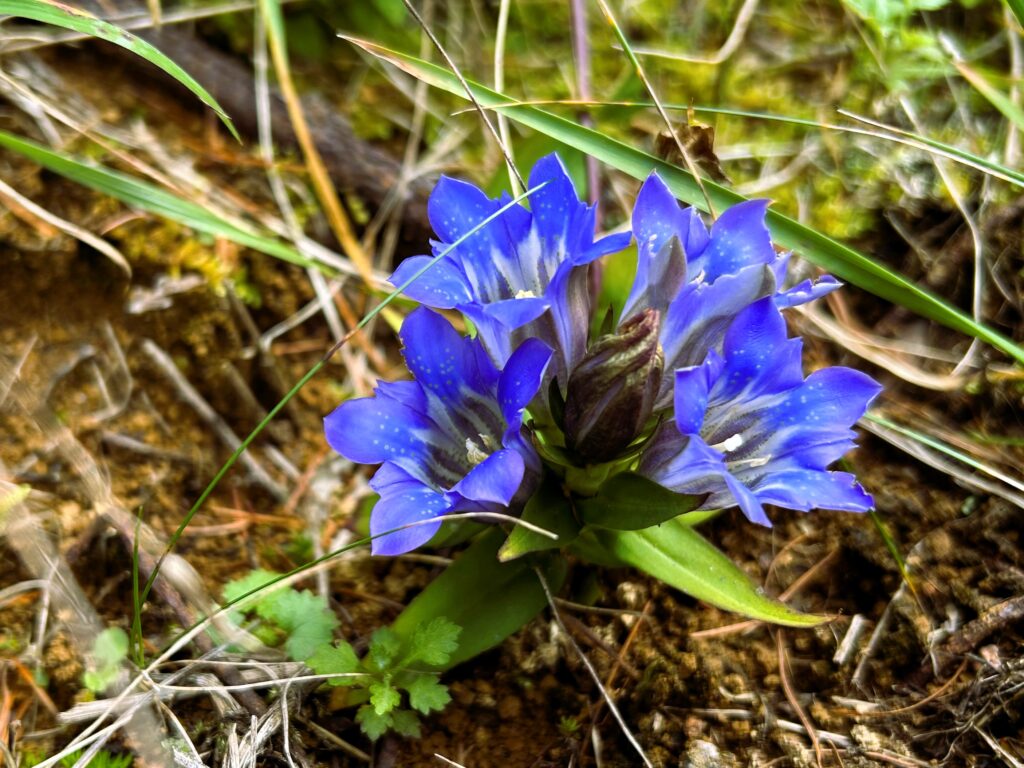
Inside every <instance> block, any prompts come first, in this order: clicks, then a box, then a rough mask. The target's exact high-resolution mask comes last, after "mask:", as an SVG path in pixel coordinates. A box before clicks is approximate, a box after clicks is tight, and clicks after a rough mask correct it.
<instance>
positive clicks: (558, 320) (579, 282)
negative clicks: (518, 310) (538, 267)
mask: <svg viewBox="0 0 1024 768" xmlns="http://www.w3.org/2000/svg"><path fill="white" fill-rule="evenodd" d="M547 295H548V298H550V299H551V319H552V320H553V322H554V326H555V338H554V339H551V341H552V342H554V343H555V349H557V350H558V351H560V352H561V353H562V354H561V356H560V358H559V359H557V360H556V375H557V376H558V377H559V381H563V382H564V381H565V379H567V378H568V375H569V373H570V372H571V371H572V369H573V368H574V367H575V366H576V364H577V363H578V362H579V361H580V360H581V359H582V358H583V355H584V354H585V353H586V351H587V334H588V331H589V328H590V308H591V301H592V296H591V291H590V279H589V277H588V275H587V269H586V267H576V266H573V265H572V264H571V263H569V262H564V263H562V264H561V265H560V266H559V268H558V271H557V272H555V275H554V277H553V278H552V279H551V285H550V286H549V288H548V293H547Z"/></svg>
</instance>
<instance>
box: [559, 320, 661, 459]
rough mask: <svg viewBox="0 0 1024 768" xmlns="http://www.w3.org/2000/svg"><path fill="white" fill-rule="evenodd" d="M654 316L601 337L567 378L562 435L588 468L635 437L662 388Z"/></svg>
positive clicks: (620, 448)
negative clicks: (563, 431)
mask: <svg viewBox="0 0 1024 768" xmlns="http://www.w3.org/2000/svg"><path fill="white" fill-rule="evenodd" d="M659 324H660V323H659V317H658V313H657V312H655V311H654V310H652V309H648V310H646V311H645V312H643V313H641V314H638V315H636V316H635V317H632V318H630V319H629V320H628V321H627V322H626V323H625V324H624V325H623V326H622V327H621V328H620V329H619V330H618V332H616V333H610V334H607V335H605V336H601V337H600V338H599V339H597V341H595V342H594V343H593V344H591V345H590V349H589V350H587V354H586V355H585V356H584V358H583V360H582V361H580V364H579V365H577V366H576V368H575V369H574V370H573V372H572V374H571V375H570V376H569V384H568V387H567V394H566V398H565V435H566V440H567V442H568V445H569V447H570V448H573V449H574V450H576V452H577V453H579V454H580V456H581V457H582V458H583V460H584V461H586V462H587V463H588V464H598V463H601V462H605V461H610V460H611V459H614V458H615V457H616V456H618V455H619V454H620V453H622V451H623V450H624V449H625V448H626V446H628V445H629V444H630V443H631V442H633V440H634V439H635V438H636V437H637V436H638V435H639V434H640V432H641V430H642V429H643V427H644V424H645V423H646V422H647V419H648V418H649V417H650V415H651V411H652V409H653V408H654V398H655V396H656V395H657V394H658V388H659V387H660V385H661V372H662V366H663V364H664V355H663V354H662V351H661V347H660V346H659V344H658V327H659Z"/></svg>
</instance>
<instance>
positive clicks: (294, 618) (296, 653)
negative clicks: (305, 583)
mask: <svg viewBox="0 0 1024 768" xmlns="http://www.w3.org/2000/svg"><path fill="white" fill-rule="evenodd" d="M260 608H261V609H262V611H261V615H262V616H264V618H266V619H267V620H269V621H272V622H273V623H274V624H276V625H277V626H279V627H280V628H281V629H283V630H284V631H285V632H286V633H288V639H287V640H285V643H284V648H285V651H287V652H288V655H289V656H290V657H291V658H293V659H295V660H296V661H303V660H305V659H307V658H309V657H310V656H311V655H312V654H313V653H314V652H315V651H316V649H317V648H319V647H321V646H325V645H330V643H331V639H332V638H333V636H334V630H335V629H337V627H338V617H337V616H335V615H334V614H333V613H331V611H330V610H328V608H327V604H326V603H325V602H324V601H323V599H322V598H320V597H319V596H318V595H314V594H313V593H312V592H309V591H308V590H303V591H302V592H296V591H295V590H293V589H286V590H282V591H281V592H277V593H275V594H273V595H271V596H270V597H269V598H268V599H267V600H266V601H263V602H261V604H260Z"/></svg>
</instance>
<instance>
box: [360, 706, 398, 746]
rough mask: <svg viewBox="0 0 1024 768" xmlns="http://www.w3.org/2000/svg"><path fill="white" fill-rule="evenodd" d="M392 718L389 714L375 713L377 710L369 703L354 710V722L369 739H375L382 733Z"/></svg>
mask: <svg viewBox="0 0 1024 768" xmlns="http://www.w3.org/2000/svg"><path fill="white" fill-rule="evenodd" d="M392 719H393V718H392V716H391V715H390V714H384V715H380V714H377V711H376V710H375V709H374V708H373V707H372V706H370V705H369V704H363V706H361V707H360V708H359V709H358V710H357V711H356V722H357V723H359V727H360V728H362V730H363V733H365V734H366V736H367V738H369V739H370V740H371V741H376V740H377V739H379V738H380V737H381V736H383V735H384V733H385V732H386V731H387V729H388V727H390V725H391V721H392Z"/></svg>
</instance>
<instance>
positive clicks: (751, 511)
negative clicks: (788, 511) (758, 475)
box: [722, 472, 772, 528]
mask: <svg viewBox="0 0 1024 768" xmlns="http://www.w3.org/2000/svg"><path fill="white" fill-rule="evenodd" d="M722 478H723V479H724V480H725V484H726V486H727V487H728V488H729V493H731V494H732V497H733V498H734V499H735V500H736V504H737V505H738V506H739V508H740V510H741V511H742V512H743V514H744V515H746V516H747V519H748V520H749V521H750V522H752V523H757V524H758V525H764V526H767V527H768V528H771V527H772V521H771V520H769V519H768V515H767V514H765V511H764V507H762V506H761V500H760V499H759V498H758V496H756V495H755V494H754V492H753V491H751V490H750V489H749V488H747V486H745V485H744V484H743V483H741V482H740V481H739V480H737V479H736V478H735V477H733V476H732V475H731V474H729V472H725V473H723V475H722Z"/></svg>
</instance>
